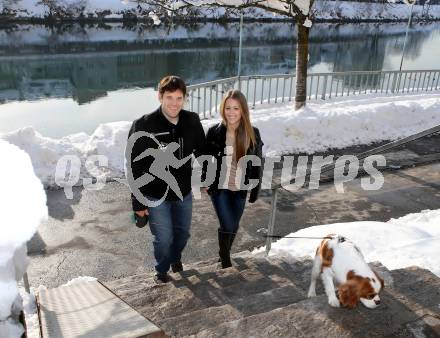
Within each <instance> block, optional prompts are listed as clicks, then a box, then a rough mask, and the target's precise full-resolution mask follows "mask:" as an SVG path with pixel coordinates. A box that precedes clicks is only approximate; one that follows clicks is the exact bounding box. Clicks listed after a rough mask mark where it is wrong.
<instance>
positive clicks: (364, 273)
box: [308, 234, 384, 309]
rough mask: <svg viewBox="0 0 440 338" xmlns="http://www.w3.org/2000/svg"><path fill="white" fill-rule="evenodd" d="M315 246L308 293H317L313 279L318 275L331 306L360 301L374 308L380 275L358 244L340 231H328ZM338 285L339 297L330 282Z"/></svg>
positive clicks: (380, 286)
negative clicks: (324, 237)
mask: <svg viewBox="0 0 440 338" xmlns="http://www.w3.org/2000/svg"><path fill="white" fill-rule="evenodd" d="M327 237H331V239H328V238H327V239H324V240H323V241H322V242H321V245H320V246H319V247H318V249H317V250H316V255H315V261H314V262H313V268H312V279H311V282H310V288H309V293H308V297H315V296H316V291H315V289H316V280H317V278H318V277H319V275H321V278H322V282H323V284H324V289H325V293H326V294H327V297H328V303H329V304H330V305H331V306H334V307H339V306H341V305H342V306H345V307H348V308H354V307H355V306H356V305H357V304H358V303H359V301H361V302H362V304H364V305H365V306H366V307H368V308H370V309H374V308H375V307H377V306H378V305H379V304H380V298H379V292H380V291H381V290H382V289H383V287H384V282H383V279H382V278H380V277H379V276H378V275H377V273H376V272H375V271H374V270H372V269H371V268H370V267H369V265H368V264H367V263H366V262H365V259H364V256H363V255H362V253H361V251H360V250H359V248H358V247H357V246H356V245H355V244H354V243H353V242H351V241H350V240H348V239H346V238H345V237H343V236H339V235H334V234H331V235H328V236H327ZM334 281H335V282H336V283H337V285H339V287H338V295H339V300H338V297H337V296H336V290H335V286H334V284H333V282H334Z"/></svg>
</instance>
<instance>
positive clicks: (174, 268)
mask: <svg viewBox="0 0 440 338" xmlns="http://www.w3.org/2000/svg"><path fill="white" fill-rule="evenodd" d="M171 270H172V271H173V272H174V273H176V272H180V271H183V265H182V262H181V261H178V262H176V263H173V264H171Z"/></svg>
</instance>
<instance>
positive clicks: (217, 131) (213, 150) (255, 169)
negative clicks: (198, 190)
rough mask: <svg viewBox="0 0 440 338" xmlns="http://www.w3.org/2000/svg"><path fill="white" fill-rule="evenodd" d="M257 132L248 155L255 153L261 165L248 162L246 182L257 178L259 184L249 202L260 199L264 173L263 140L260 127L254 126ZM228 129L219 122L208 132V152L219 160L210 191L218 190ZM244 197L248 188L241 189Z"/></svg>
mask: <svg viewBox="0 0 440 338" xmlns="http://www.w3.org/2000/svg"><path fill="white" fill-rule="evenodd" d="M253 128H254V132H255V141H256V144H255V145H253V146H251V147H250V148H249V149H248V151H247V153H246V155H255V156H257V157H259V158H260V160H261V166H252V164H251V162H250V161H249V162H247V166H246V174H245V180H244V183H245V184H248V183H249V180H250V179H257V180H258V185H257V186H256V187H254V188H252V189H251V193H250V196H249V202H250V203H253V202H255V201H256V200H257V199H258V195H259V193H260V189H261V176H262V174H263V155H262V153H263V141H262V140H261V136H260V131H259V130H258V128H256V127H253ZM226 131H227V128H226V126H225V125H224V124H223V123H218V124H216V125H214V126H212V127H211V128H209V130H208V133H207V134H206V154H208V155H212V156H214V157H215V159H216V161H217V172H216V177H215V180H214V182H213V183H212V184H211V185H210V186H209V189H208V192H209V193H210V194H211V193H215V191H216V190H218V186H219V180H220V173H221V168H222V159H223V157H224V156H226V155H225V147H226ZM205 178H206V166H204V173H203V176H202V179H203V180H204V179H205ZM240 193H241V194H242V197H243V198H246V195H247V190H241V191H240Z"/></svg>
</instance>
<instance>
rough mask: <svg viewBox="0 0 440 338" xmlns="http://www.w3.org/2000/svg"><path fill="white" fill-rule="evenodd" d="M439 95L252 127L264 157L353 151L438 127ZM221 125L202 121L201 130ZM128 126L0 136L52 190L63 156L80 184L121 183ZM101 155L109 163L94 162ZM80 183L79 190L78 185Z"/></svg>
mask: <svg viewBox="0 0 440 338" xmlns="http://www.w3.org/2000/svg"><path fill="white" fill-rule="evenodd" d="M439 111H440V93H439V92H434V93H430V94H407V95H396V96H389V95H388V96H385V95H362V96H358V97H348V98H347V97H344V98H336V99H332V100H330V101H309V102H308V103H307V106H306V107H305V108H304V109H302V110H299V111H294V108H293V104H291V103H290V104H284V105H270V106H257V109H255V110H253V111H252V112H251V115H252V123H253V124H254V125H255V126H257V127H258V128H259V129H260V132H261V135H262V138H263V141H264V148H263V151H264V152H265V154H266V156H275V155H280V154H297V153H308V154H313V153H315V152H320V151H325V150H327V149H330V148H344V147H348V146H353V145H362V144H370V143H372V142H380V141H384V140H396V139H399V138H402V137H406V136H409V135H411V134H413V133H416V132H419V131H422V130H424V129H428V128H431V127H433V126H435V125H439V124H440V114H439V113H438V112H439ZM217 122H219V119H212V120H206V121H202V124H203V125H204V128H205V130H206V129H207V128H209V127H210V126H211V125H213V124H214V123H217ZM130 126H131V122H129V121H121V122H113V123H106V124H101V125H99V127H98V128H97V129H96V130H95V132H94V133H93V134H92V135H90V136H89V135H87V134H85V133H79V134H74V135H70V136H66V137H63V138H61V139H53V138H48V137H44V136H42V135H41V134H39V133H38V132H37V131H36V130H34V129H33V128H32V127H26V128H23V129H19V130H17V131H13V132H10V133H6V134H2V135H0V139H4V140H6V141H8V142H10V143H13V144H15V145H17V146H18V147H19V148H21V149H23V150H24V151H26V152H27V153H28V154H29V155H30V157H31V160H32V163H33V165H34V168H35V173H36V175H37V176H38V177H39V178H40V179H41V181H42V182H43V183H44V184H45V185H46V186H55V169H56V166H57V163H58V161H59V160H60V159H61V158H62V156H64V155H74V156H75V157H77V158H78V163H79V164H78V165H80V166H81V168H79V169H80V175H79V177H80V179H81V178H85V177H91V174H93V176H95V177H99V178H101V179H103V178H107V179H112V178H123V177H124V150H125V145H126V141H127V135H128V130H129V129H130ZM93 155H104V156H105V157H106V158H107V159H108V163H100V164H99V165H98V162H96V164H95V165H94V166H93V163H89V164H92V166H88V168H89V171H87V170H86V167H85V164H86V161H87V160H88V159H89V161H94V160H96V159H93V157H91V156H93ZM81 184H82V182H81V180H78V181H77V185H81Z"/></svg>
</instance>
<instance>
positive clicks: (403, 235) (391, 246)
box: [254, 209, 440, 277]
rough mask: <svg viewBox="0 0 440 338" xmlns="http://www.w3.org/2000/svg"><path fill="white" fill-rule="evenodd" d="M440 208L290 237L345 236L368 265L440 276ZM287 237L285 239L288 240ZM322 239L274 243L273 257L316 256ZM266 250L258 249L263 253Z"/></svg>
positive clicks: (336, 225) (320, 228)
mask: <svg viewBox="0 0 440 338" xmlns="http://www.w3.org/2000/svg"><path fill="white" fill-rule="evenodd" d="M439 224H440V209H438V210H424V211H422V212H420V213H415V214H409V215H406V216H403V217H400V218H397V219H394V218H393V219H390V220H389V221H388V222H349V223H334V224H325V225H317V226H313V227H310V228H306V229H301V230H299V231H297V232H294V233H291V234H289V235H287V236H292V237H294V236H295V237H298V236H304V237H322V236H326V235H328V234H340V235H343V236H345V237H347V238H349V239H350V240H352V241H353V242H354V243H356V244H357V245H358V246H359V248H360V249H361V251H362V253H363V255H364V257H365V260H366V261H367V262H373V261H379V262H381V263H382V264H383V265H385V266H386V267H387V268H388V269H390V270H393V269H400V268H405V267H409V266H413V265H417V266H419V267H422V268H425V269H428V270H430V271H431V272H433V273H434V274H436V275H437V276H439V277H440V245H439V243H440V227H439ZM287 236H286V237H287ZM319 243H320V240H316V239H292V238H283V239H281V240H279V241H277V242H276V243H273V244H272V249H271V251H270V255H277V254H289V255H291V256H294V257H304V256H310V257H314V256H315V252H316V248H317V247H318V245H319ZM262 251H264V248H261V249H258V250H255V251H254V253H258V252H262Z"/></svg>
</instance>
